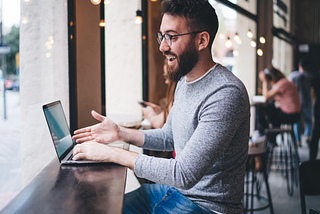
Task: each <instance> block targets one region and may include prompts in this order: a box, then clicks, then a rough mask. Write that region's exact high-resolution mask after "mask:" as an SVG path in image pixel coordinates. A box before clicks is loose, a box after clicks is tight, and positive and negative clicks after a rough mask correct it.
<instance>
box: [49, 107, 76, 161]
mask: <svg viewBox="0 0 320 214" xmlns="http://www.w3.org/2000/svg"><path fill="white" fill-rule="evenodd" d="M44 113H45V116H46V118H47V122H48V125H49V129H50V132H51V137H52V139H53V141H54V145H55V147H56V150H57V153H58V156H59V158H60V157H61V155H62V154H63V153H64V152H65V151H66V150H67V149H68V148H69V147H70V146H72V145H73V141H72V138H71V135H70V131H69V128H68V125H67V122H66V119H65V117H64V113H63V110H62V107H61V104H60V105H54V106H50V107H48V108H45V109H44Z"/></svg>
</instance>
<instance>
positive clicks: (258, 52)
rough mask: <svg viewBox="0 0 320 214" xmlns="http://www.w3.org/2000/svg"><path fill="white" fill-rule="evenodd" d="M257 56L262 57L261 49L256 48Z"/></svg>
mask: <svg viewBox="0 0 320 214" xmlns="http://www.w3.org/2000/svg"><path fill="white" fill-rule="evenodd" d="M257 54H258V55H259V56H262V55H263V51H262V49H261V48H258V50H257Z"/></svg>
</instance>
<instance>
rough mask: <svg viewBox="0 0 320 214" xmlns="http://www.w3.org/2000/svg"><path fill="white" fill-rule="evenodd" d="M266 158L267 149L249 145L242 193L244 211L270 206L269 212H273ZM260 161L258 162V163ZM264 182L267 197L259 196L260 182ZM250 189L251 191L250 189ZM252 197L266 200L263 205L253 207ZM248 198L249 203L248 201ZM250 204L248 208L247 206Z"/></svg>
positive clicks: (258, 209) (251, 211)
mask: <svg viewBox="0 0 320 214" xmlns="http://www.w3.org/2000/svg"><path fill="white" fill-rule="evenodd" d="M267 158H268V151H265V150H264V149H261V148H258V147H250V148H249V150H248V159H247V163H246V174H245V193H244V196H245V197H244V201H243V202H244V203H243V204H244V209H243V211H244V213H247V212H250V213H253V212H254V211H260V210H264V209H267V208H268V207H269V208H270V213H271V214H273V213H274V210H273V205H272V198H271V193H270V188H269V182H268V174H267ZM259 162H260V164H259ZM259 175H262V178H263V179H262V182H261V180H260V179H259ZM263 181H264V183H265V186H266V191H267V197H264V196H261V194H260V190H261V185H262V183H263ZM250 189H251V191H250ZM254 198H257V199H258V200H261V199H262V200H264V201H266V202H267V204H266V205H265V206H261V207H255V206H254ZM249 200H250V203H249ZM249 205H250V208H249Z"/></svg>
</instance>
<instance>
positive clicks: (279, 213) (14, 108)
mask: <svg viewBox="0 0 320 214" xmlns="http://www.w3.org/2000/svg"><path fill="white" fill-rule="evenodd" d="M2 95H3V93H0V114H1V116H0V170H1V173H0V183H1V185H0V211H1V210H2V208H3V207H4V206H5V205H6V204H7V203H9V202H10V201H11V200H12V198H14V197H15V196H16V195H17V194H18V193H19V191H21V188H22V185H21V163H20V149H19V148H20V146H19V145H20V121H19V118H20V109H19V108H20V95H19V93H18V92H11V91H8V92H7V96H6V99H7V100H6V105H7V106H6V107H7V112H6V116H7V118H6V119H4V114H3V113H4V109H3V107H4V103H3V97H2ZM12 133H14V134H12ZM131 150H134V151H137V152H141V150H139V149H138V148H134V147H132V148H131ZM13 153H14V154H16V156H13V155H12V154H13ZM308 153H309V148H308V146H307V144H306V143H305V142H304V141H302V147H300V148H299V155H300V159H301V161H304V160H307V159H308V156H309V155H308ZM12 157H15V159H14V160H13V161H12ZM9 158H10V160H11V161H10V162H8V159H9ZM318 158H320V150H319V153H318ZM269 184H270V189H271V194H272V201H273V206H274V211H275V213H276V214H295V213H301V210H300V209H301V208H300V195H299V194H300V193H299V188H298V187H295V189H294V194H293V196H291V197H290V196H288V194H287V188H286V180H285V179H284V177H283V176H282V175H281V173H279V172H278V171H275V170H273V171H271V172H270V175H269ZM138 187H139V182H138V180H137V178H136V177H135V175H134V174H133V172H132V171H130V170H128V179H127V186H126V192H130V191H132V190H134V189H136V188H138ZM261 193H262V195H264V194H265V188H264V186H263V187H262V192H261ZM306 201H307V210H309V209H310V208H311V207H313V208H317V209H319V210H320V196H314V197H311V196H309V197H307V198H306ZM261 203H262V202H261ZM255 213H260V214H267V213H270V211H269V209H266V210H263V211H259V212H255Z"/></svg>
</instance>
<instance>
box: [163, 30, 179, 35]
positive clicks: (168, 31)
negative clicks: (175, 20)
mask: <svg viewBox="0 0 320 214" xmlns="http://www.w3.org/2000/svg"><path fill="white" fill-rule="evenodd" d="M159 32H160V33H162V32H161V31H159ZM167 33H175V34H178V32H177V31H174V30H167V31H165V32H164V34H167Z"/></svg>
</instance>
